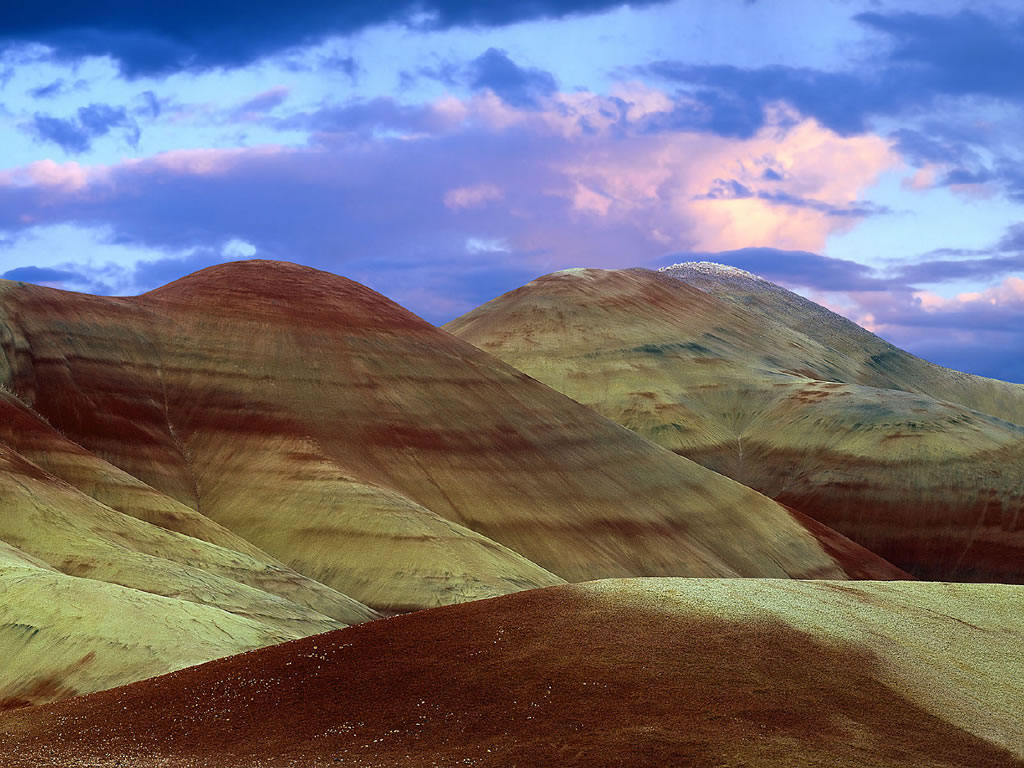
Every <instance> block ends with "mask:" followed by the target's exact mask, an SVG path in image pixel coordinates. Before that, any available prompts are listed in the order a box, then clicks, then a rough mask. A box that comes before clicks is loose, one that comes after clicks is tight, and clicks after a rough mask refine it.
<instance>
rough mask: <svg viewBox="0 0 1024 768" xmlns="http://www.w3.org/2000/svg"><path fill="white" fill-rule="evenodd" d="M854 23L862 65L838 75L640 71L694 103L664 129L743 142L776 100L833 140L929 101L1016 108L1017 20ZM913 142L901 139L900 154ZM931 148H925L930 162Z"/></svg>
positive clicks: (726, 69) (878, 16) (1021, 30)
mask: <svg viewBox="0 0 1024 768" xmlns="http://www.w3.org/2000/svg"><path fill="white" fill-rule="evenodd" d="M854 20H855V21H856V22H858V23H859V24H861V25H862V26H864V27H866V28H867V29H869V30H872V31H874V32H877V33H879V35H880V36H881V37H880V40H878V42H877V44H876V49H875V50H874V51H873V52H872V59H871V60H869V61H866V62H864V63H861V64H860V65H859V66H857V67H855V68H851V69H849V70H847V71H837V72H834V71H822V70H815V69H811V68H800V67H787V66H769V67H760V68H741V67H735V66H729V65H713V66H709V65H694V64H690V63H687V62H684V61H678V60H661V61H657V62H654V63H652V64H649V65H646V66H645V67H644V68H643V71H644V72H646V73H647V74H652V75H655V76H657V77H660V78H663V79H665V80H669V81H672V82H675V83H678V84H680V85H681V86H682V87H684V88H686V89H688V92H689V93H690V94H691V95H692V96H693V98H694V104H692V105H686V106H684V108H682V109H680V110H679V111H678V112H677V113H675V114H673V115H671V116H670V118H669V120H668V121H667V124H668V125H670V126H674V127H680V126H685V127H690V128H702V129H704V130H710V131H714V132H715V133H719V134H721V135H723V136H738V137H743V138H746V137H750V136H752V135H754V134H755V133H756V132H757V131H758V130H759V129H760V128H761V127H762V126H763V125H764V124H765V117H764V112H765V109H766V107H767V106H769V105H770V104H771V103H772V102H775V101H785V102H786V103H788V104H790V105H792V106H793V107H795V108H796V109H797V110H799V111H800V112H801V113H802V114H804V115H809V116H812V117H814V118H815V119H816V120H818V121H819V122H820V123H821V124H822V125H824V126H826V127H828V128H829V129H831V130H833V131H835V132H836V133H838V134H840V135H842V136H848V135H851V134H856V133H863V132H865V131H867V130H868V129H869V120H870V118H872V117H874V116H878V115H906V114H908V113H914V112H915V111H917V110H920V109H921V108H924V107H928V106H930V105H932V104H933V103H934V102H935V100H936V99H937V98H938V97H961V96H985V97H990V98H993V99H998V100H1001V101H1004V102H1007V103H1013V104H1024V89H1022V88H1021V87H1020V80H1019V78H1018V77H1017V76H1016V73H1017V72H1019V71H1021V69H1024V16H1015V17H1011V18H1008V19H1007V18H996V17H995V16H986V15H982V14H979V13H976V12H973V11H961V12H960V13H958V14H955V15H952V16H943V15H929V14H920V13H890V14H885V13H861V14H858V15H856V16H854ZM915 138H916V139H917V140H918V147H917V148H916V149H917V151H918V152H920V150H921V149H922V147H921V146H920V138H921V137H920V136H917V137H914V136H912V135H910V134H905V135H904V136H903V137H902V145H903V147H905V148H910V144H911V143H912V142H913V140H914V139H915ZM934 149H935V146H934V145H933V147H932V148H931V150H926V151H930V152H931V154H932V160H935V159H936V157H935V153H934Z"/></svg>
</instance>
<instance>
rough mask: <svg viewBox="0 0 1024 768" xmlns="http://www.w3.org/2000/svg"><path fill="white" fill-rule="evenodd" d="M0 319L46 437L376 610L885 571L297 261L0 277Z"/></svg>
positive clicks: (0, 361) (8, 367)
mask: <svg viewBox="0 0 1024 768" xmlns="http://www.w3.org/2000/svg"><path fill="white" fill-rule="evenodd" d="M0 327H2V329H3V331H2V333H0V382H4V383H6V385H7V387H8V388H9V389H10V390H12V391H14V392H17V393H19V396H20V399H21V400H22V402H24V403H25V404H26V405H28V406H31V408H32V410H33V411H34V412H35V413H37V414H40V415H41V417H42V418H45V419H46V420H47V421H48V422H49V424H51V425H53V427H54V428H57V429H59V430H60V431H61V432H62V434H63V435H65V436H66V437H67V438H68V439H70V440H72V441H74V442H75V443H76V444H78V445H79V446H81V447H82V448H84V449H86V450H87V451H89V452H91V453H92V454H93V455H94V456H95V457H98V459H100V460H102V461H104V462H107V463H109V464H112V465H114V466H116V467H118V468H119V469H120V470H122V471H124V472H126V473H127V474H129V475H130V476H131V477H133V478H135V479H136V480H137V481H139V482H141V483H143V484H145V485H146V486H148V487H150V488H152V489H155V490H156V491H159V492H160V493H162V494H164V495H165V496H168V497H170V498H171V499H173V500H174V501H175V502H177V503H178V504H179V505H181V506H184V507H187V508H189V509H191V510H193V511H194V512H195V513H197V514H199V515H201V516H202V517H203V518H205V519H207V520H210V521H213V522H215V523H216V524H218V525H219V526H222V527H223V528H224V529H226V530H227V531H228V532H230V533H231V534H232V535H235V536H240V537H242V538H244V539H245V540H246V541H247V542H249V543H251V544H252V545H254V546H256V547H258V548H259V549H260V550H261V551H265V552H268V553H270V555H272V556H273V557H275V558H277V559H279V560H280V561H282V562H283V563H285V564H286V565H288V566H289V567H291V568H294V569H295V570H296V571H298V572H300V573H302V574H303V575H304V576H306V577H309V578H312V579H315V580H317V581H319V582H321V583H323V584H326V585H327V586H329V587H332V588H334V589H337V590H339V591H340V592H343V593H345V594H348V595H352V596H353V597H354V598H356V599H358V600H360V601H362V602H364V603H367V604H369V605H371V606H372V607H374V608H378V609H380V610H383V611H388V612H391V611H404V610H410V609H414V608H421V607H426V606H432V605H437V604H441V603H450V602H457V601H461V600H468V599H473V598H478V597H486V596H491V595H495V594H502V593H507V592H511V591H516V590H520V589H524V588H529V587H534V586H544V585H549V584H556V583H560V582H561V580H562V579H569V580H582V579H589V578H595V577H602V576H631V575H694V576H698V575H704V576H708V575H721V576H732V575H744V576H787V575H788V576H827V577H833V578H842V577H844V576H846V575H849V574H853V575H863V574H864V573H875V574H877V575H879V576H881V577H890V576H894V575H899V572H898V571H897V570H895V569H893V568H892V567H891V566H889V565H888V564H886V563H884V562H882V561H880V560H878V559H877V558H875V557H873V556H871V555H870V554H869V553H866V552H864V551H863V550H856V549H849V548H842V547H841V548H838V549H837V548H836V547H834V546H832V543H831V541H830V540H829V537H828V536H823V535H822V532H821V531H819V530H817V529H815V530H814V531H812V530H811V529H810V528H809V527H808V526H806V525H804V524H803V523H802V522H800V521H799V520H798V519H797V518H795V517H793V516H792V515H791V514H790V513H789V512H788V511H787V510H785V509H784V508H783V507H780V506H779V505H777V504H775V503H774V502H771V501H770V500H768V499H766V498H765V497H763V496H761V495H759V494H756V493H754V492H752V491H750V490H749V489H747V488H745V487H743V486H741V485H739V484H737V483H734V482H732V481H730V480H728V479H726V478H723V477H721V476H719V475H716V474H714V473H712V472H709V471H707V470H706V469H704V468H703V467H700V466H698V465H696V464H693V463H692V462H689V461H686V460H684V459H681V458H679V457H677V456H673V455H672V454H671V453H670V452H667V451H664V450H663V449H660V448H658V447H656V446H654V445H652V444H651V443H649V442H647V441H645V440H643V439H640V438H638V437H637V436H636V435H634V434H632V433H631V432H629V431H628V430H625V429H622V428H621V427H619V426H617V425H615V424H613V423H612V422H610V421H607V420H606V419H604V418H602V417H600V416H599V415H597V414H595V413H593V412H592V411H590V410H589V409H586V408H584V407H582V406H580V405H578V404H577V403H574V402H572V401H571V400H569V399H567V398H565V397H564V396H562V395H560V394H558V393H556V392H554V391H552V390H550V389H548V388H547V387H544V386H542V385H540V384H538V383H537V382H535V381H533V380H531V379H530V378H529V377H527V376H525V375H524V374H522V373H521V372H519V371H516V370H514V369H512V368H510V367H508V366H506V365H504V364H503V363H501V362H499V361H497V360H495V359H494V358H492V357H490V356H488V355H486V354H484V353H482V352H480V351H479V350H477V349H475V348H474V347H472V346H471V345H469V344H467V343H465V342H461V341H459V340H457V339H455V338H453V337H452V336H450V335H448V334H445V333H443V332H442V331H439V330H438V329H435V328H433V327H432V326H430V325H429V324H427V323H425V322H423V321H422V320H420V319H419V318H417V317H416V316H414V315H412V314H411V313H409V312H407V311H406V310H404V309H402V308H401V307H399V306H398V305H396V304H394V303H392V302H390V301H388V300H387V299H385V298H383V297H382V296H380V295H379V294H376V293H374V292H373V291H370V290H369V289H367V288H365V287H363V286H361V285H359V284H357V283H353V282H352V281H349V280H346V279H344V278H340V277H337V276H335V275H330V274H327V273H323V272H318V271H317V270H313V269H309V268H306V267H300V266H297V265H293V264H286V263H280V262H236V263H229V264H224V265H221V266H218V267H212V268H210V269H207V270H203V271H201V272H199V273H196V274H194V275H191V276H189V277H186V278H183V279H182V280H179V281H176V282H174V283H172V284H170V285H168V286H165V287H164V288H161V289H158V290H156V291H153V292H151V293H149V294H145V295H143V296H139V297H133V298H104V297H94V296H85V295H81V294H69V293H65V292H60V291H55V290H52V289H46V288H40V287H35V286H28V285H24V284H16V283H9V282H8V283H0ZM179 511H180V510H179ZM147 514H150V513H147ZM154 515H155V513H153V514H150V516H151V517H153V516H154ZM185 516H186V515H185V513H182V519H184V517H185ZM204 535H207V536H208V537H210V536H213V533H212V532H210V531H205V532H204ZM219 535H220V534H219ZM819 539H826V540H828V541H827V542H826V544H822V543H821V542H820V541H819Z"/></svg>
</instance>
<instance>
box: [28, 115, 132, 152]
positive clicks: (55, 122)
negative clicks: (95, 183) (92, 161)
mask: <svg viewBox="0 0 1024 768" xmlns="http://www.w3.org/2000/svg"><path fill="white" fill-rule="evenodd" d="M114 128H121V129H123V132H124V137H125V140H126V141H127V142H128V143H129V144H131V145H132V146H135V145H136V144H138V142H139V135H140V131H139V126H138V124H137V123H136V122H135V121H134V120H133V119H132V118H130V117H129V116H128V113H127V111H126V110H125V108H124V107H112V106H110V105H109V104H90V105H88V106H86V107H79V109H78V112H77V114H76V116H75V117H73V118H59V117H52V116H50V115H45V114H40V113H38V112H37V113H36V114H35V115H34V116H33V118H32V122H31V123H30V124H29V125H28V127H27V130H28V132H29V133H31V134H33V135H34V136H35V137H36V138H37V139H40V140H42V141H51V142H53V143H54V144H57V145H58V146H60V147H61V149H63V150H64V151H65V152H66V153H68V154H70V155H77V154H81V153H82V152H86V151H88V150H89V149H90V148H91V147H92V141H93V139H97V138H99V137H101V136H106V135H107V134H108V133H110V131H111V130H113V129H114Z"/></svg>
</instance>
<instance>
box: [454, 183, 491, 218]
mask: <svg viewBox="0 0 1024 768" xmlns="http://www.w3.org/2000/svg"><path fill="white" fill-rule="evenodd" d="M504 196H505V195H504V193H503V192H502V191H501V188H500V187H498V186H496V185H494V184H475V185H473V186H470V187H456V188H454V189H450V190H448V191H447V192H446V193H445V196H444V204H445V206H446V207H448V208H450V209H451V210H453V211H457V210H459V209H460V208H476V207H477V206H480V205H485V204H487V203H490V202H494V201H495V200H501V198H502V197H504Z"/></svg>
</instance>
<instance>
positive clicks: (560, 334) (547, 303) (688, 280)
mask: <svg viewBox="0 0 1024 768" xmlns="http://www.w3.org/2000/svg"><path fill="white" fill-rule="evenodd" d="M679 276H681V277H682V279H680V277H679ZM446 328H447V329H448V330H450V331H451V332H453V333H455V334H457V335H459V336H460V337H461V338H464V339H466V340H467V341H471V342H473V343H474V344H476V345H478V346H479V347H480V348H481V349H483V350H485V351H487V352H490V353H492V354H494V355H496V356H498V357H500V358H502V359H503V360H505V361H506V362H508V363H510V364H512V365H514V366H516V367H517V368H519V369H521V370H523V371H525V372H526V373H528V374H530V375H531V376H534V377H536V378H537V379H539V380H540V381H543V382H545V383H546V384H548V385H550V386H552V387H554V388H555V389H558V390H559V391H561V392H564V393H565V394H567V395H569V396H570V397H573V398H574V399H576V400H578V401H580V402H582V403H585V404H587V405H590V406H592V407H593V408H595V409H596V410H598V411H600V412H601V413H603V414H604V415H606V416H608V417H609V418H612V419H614V420H615V421H617V422H618V423H620V424H622V425H624V426H626V427H629V428H630V429H633V430H635V431H636V432H638V433H639V434H641V435H643V436H645V437H647V438H648V439H650V440H652V441H654V442H657V443H658V444H660V445H662V446H664V447H666V448H669V449H670V450H673V451H675V452H676V453H678V454H680V455H683V456H687V457H689V458H691V459H693V460H695V461H698V462H700V463H701V464H703V465H704V466H707V467H709V468H711V469H714V470H715V471H718V472H721V473H723V474H725V475H727V476H729V477H732V478H734V479H736V480H738V481H740V482H742V483H744V484H745V485H749V486H750V487H752V488H755V489H757V490H759V491H761V492H763V493H765V494H767V495H769V496H771V497H773V498H775V499H777V500H778V501H780V502H782V503H784V504H786V505H788V506H790V507H793V508H795V509H797V510H799V511H800V512H803V513H805V514H807V515H809V516H811V517H813V518H815V519H817V520H819V521H821V522H823V523H825V524H826V525H828V526H831V527H833V528H835V529H836V530H838V531H839V532H840V533H843V534H845V535H847V536H849V537H850V538H851V539H853V540H854V541H857V542H858V543H860V544H862V545H864V546H866V547H867V548H868V549H870V550H872V551H874V552H877V553H879V554H880V555H882V556H883V557H885V558H886V559H888V560H889V561H890V562H893V563H895V564H896V565H898V566H900V567H902V568H905V569H906V570H908V571H910V572H912V573H914V574H915V575H917V576H920V577H923V578H935V579H958V580H979V581H986V580H991V581H1011V582H1017V581H1024V514H1022V512H1024V487H1022V485H1021V482H1020V478H1021V477H1024V428H1022V427H1021V426H1019V425H1018V424H1016V423H1013V422H1012V421H1008V420H1007V419H1009V418H1014V419H1020V420H1021V421H1024V418H1021V417H1022V416H1024V387H1021V386H1018V385H1012V384H1006V383H1004V382H996V381H992V380H989V379H980V378H978V377H972V376H968V375H966V374H962V373H958V372H955V371H948V370H946V369H943V368H939V367H938V366H934V365H931V364H929V363H926V362H925V361H923V360H919V359H918V358H915V357H913V356H912V355H909V354H907V353H905V352H902V351H900V350H898V349H896V348H895V347H893V346H892V345H890V344H887V343H886V342H884V341H882V340H881V339H878V338H877V337H875V336H873V335H872V334H870V333H868V332H867V331H865V330H863V329H861V328H859V327H857V326H856V325H854V324H852V323H850V322H849V321H846V320H843V319H842V318H839V317H838V316H837V315H833V314H832V313H830V312H828V311H827V310H825V309H823V308H821V307H818V306H817V305H815V304H813V303H812V302H809V301H807V300H806V299H802V298H800V297H798V296H796V295H795V294H791V293H790V292H788V291H785V290H783V289H781V288H779V287H778V286H773V285H772V284H771V283H767V282H766V281H764V280H761V279H760V278H756V277H754V276H752V275H747V274H746V273H739V272H738V271H737V270H732V269H729V268H721V267H717V266H714V267H709V266H707V265H698V266H697V267H692V266H690V267H685V266H684V267H678V268H673V269H672V270H668V271H667V272H665V273H655V272H650V271H647V270H623V271H602V270H568V271H565V272H560V273H555V274H553V275H548V276H546V277H542V278H539V279H538V280H535V281H533V282H532V283H530V284H528V285H526V286H523V287H522V288H519V289H517V290H515V291H512V292H510V293H507V294H505V295H504V296H501V297H499V298H497V299H495V300H493V301H491V302H489V303H487V304H485V305H483V306H482V307H480V308H478V309H476V310H474V311H473V312H470V313H468V314H467V315H464V316H463V317H461V318H458V319H457V320H455V321H453V322H452V323H450V324H449V325H448V326H446ZM951 397H957V398H959V400H955V401H953V400H950V399H948V398H951ZM943 398H946V399H943ZM979 408H985V409H988V411H989V412H987V413H986V412H982V411H980V410H977V409H979ZM992 414H995V415H992Z"/></svg>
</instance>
